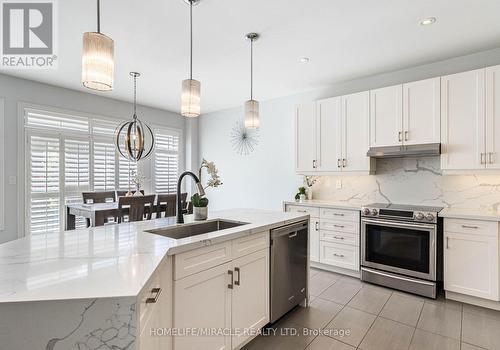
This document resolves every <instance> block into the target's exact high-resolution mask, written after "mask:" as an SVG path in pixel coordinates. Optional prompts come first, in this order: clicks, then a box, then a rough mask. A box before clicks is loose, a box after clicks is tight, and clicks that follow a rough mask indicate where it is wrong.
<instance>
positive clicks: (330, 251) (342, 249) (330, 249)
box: [319, 241, 359, 271]
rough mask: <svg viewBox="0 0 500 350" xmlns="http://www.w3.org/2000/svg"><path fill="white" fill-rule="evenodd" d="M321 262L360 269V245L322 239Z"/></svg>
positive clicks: (349, 268)
mask: <svg viewBox="0 0 500 350" xmlns="http://www.w3.org/2000/svg"><path fill="white" fill-rule="evenodd" d="M319 246H320V262H321V263H323V264H327V265H334V266H337V267H341V268H344V269H347V270H355V271H359V246H357V247H356V246H353V245H348V244H337V243H331V242H328V241H320V243H319Z"/></svg>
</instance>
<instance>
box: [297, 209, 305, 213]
mask: <svg viewBox="0 0 500 350" xmlns="http://www.w3.org/2000/svg"><path fill="white" fill-rule="evenodd" d="M297 212H299V213H307V210H299V209H297Z"/></svg>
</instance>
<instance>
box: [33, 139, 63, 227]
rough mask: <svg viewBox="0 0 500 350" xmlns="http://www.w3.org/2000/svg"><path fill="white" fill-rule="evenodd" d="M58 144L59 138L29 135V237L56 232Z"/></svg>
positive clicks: (58, 219)
mask: <svg viewBox="0 0 500 350" xmlns="http://www.w3.org/2000/svg"><path fill="white" fill-rule="evenodd" d="M59 145H60V141H59V138H58V137H45V136H36V135H31V136H30V137H29V147H28V148H29V152H30V163H29V168H30V174H31V176H30V178H29V189H30V193H31V196H30V203H29V212H28V216H29V230H30V232H31V233H32V234H39V233H45V232H54V231H57V230H59V225H60V223H59V221H60V214H59V212H60V208H59V203H60V202H59V174H60V170H59V169H60V167H59Z"/></svg>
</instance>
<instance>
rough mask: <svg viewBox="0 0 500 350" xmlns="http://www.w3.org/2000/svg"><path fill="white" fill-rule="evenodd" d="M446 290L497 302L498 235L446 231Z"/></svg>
mask: <svg viewBox="0 0 500 350" xmlns="http://www.w3.org/2000/svg"><path fill="white" fill-rule="evenodd" d="M444 239H445V242H444V289H445V290H446V291H450V292H456V293H460V294H465V295H469V296H474V297H479V298H484V299H490V300H495V301H498V300H500V299H499V293H498V292H499V280H498V251H499V246H498V233H497V234H496V235H485V234H471V233H455V232H445V236H444Z"/></svg>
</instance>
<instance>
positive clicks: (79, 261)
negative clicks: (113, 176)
mask: <svg viewBox="0 0 500 350" xmlns="http://www.w3.org/2000/svg"><path fill="white" fill-rule="evenodd" d="M212 219H224V220H229V221H234V222H239V223H244V224H243V225H241V226H237V227H232V228H227V229H223V230H219V231H214V232H209V233H203V234H198V235H196V236H191V237H186V238H181V239H173V238H169V237H165V236H162V235H158V234H154V233H150V232H148V231H151V230H158V229H162V228H165V227H170V226H173V225H175V218H163V219H157V220H150V221H143V222H137V223H126V224H120V225H107V226H103V227H95V228H90V229H81V230H74V231H64V232H60V233H54V234H47V235H40V236H32V237H26V238H22V239H19V240H15V241H11V242H8V243H5V244H2V245H0V315H1V317H0V344H2V346H1V347H2V348H5V349H9V350H17V349H20V350H21V349H22V350H25V349H30V350H32V349H33V350H35V349H54V350H58V349H64V350H66V349H137V350H138V349H147V350H154V349H157V348H158V349H170V348H175V349H188V348H197V344H198V343H197V342H201V343H200V344H204V348H205V349H210V348H218V349H220V348H224V349H236V348H240V347H241V346H243V345H244V344H246V343H247V342H248V341H249V340H251V339H252V338H253V337H254V336H255V335H256V334H226V333H225V332H224V334H220V333H217V332H215V333H214V334H208V335H207V334H205V333H204V334H202V335H203V336H200V334H197V335H196V336H194V337H193V336H192V335H193V334H191V336H189V335H190V334H182V332H186V329H185V328H186V327H185V326H187V325H189V327H196V328H197V329H201V328H203V327H204V326H206V325H209V326H210V327H214V328H219V327H220V328H224V329H226V328H229V329H239V328H245V329H247V328H249V329H254V330H258V329H260V327H262V326H263V325H265V324H266V323H267V322H268V320H269V304H268V303H269V231H270V230H271V229H273V228H276V227H280V226H284V225H288V224H292V223H296V222H298V221H301V220H308V219H309V215H307V214H306V215H304V214H301V213H282V212H274V211H264V210H254V209H234V210H228V211H220V212H214V213H213V214H211V215H210V217H209V220H212ZM190 220H192V219H191V217H190V216H187V217H186V222H187V225H190V223H189V221H190ZM236 262H237V263H236ZM236 265H238V269H237V272H238V276H237V277H236V276H234V275H233V272H232V271H233V266H236ZM246 267H248V268H247V270H245V269H246ZM228 272H231V273H228ZM244 273H247V274H246V275H245V274H244ZM243 276H245V277H246V276H248V277H246V278H245V279H243ZM240 277H241V285H240V287H241V288H234V287H235V282H238V284H236V285H239V282H240ZM235 278H237V279H236V280H235ZM245 280H246V281H248V282H252V283H245V285H246V286H248V287H245V288H247V289H245V288H244V281H245ZM197 286H198V288H197ZM228 286H231V288H228ZM233 288H234V289H233ZM248 288H250V289H248ZM252 288H253V289H252ZM254 296H255V297H254ZM238 298H240V299H241V298H251V299H248V300H240V301H242V302H237V303H235V301H236V300H238ZM259 298H260V299H259ZM221 308H222V309H223V310H224V312H220V310H221ZM238 308H240V309H238ZM242 308H250V309H249V310H245V309H242ZM195 313H196V314H202V315H205V319H203V318H200V317H197V319H196V322H192V321H193V320H192V315H193V314H195ZM190 315H191V318H190ZM217 317H218V318H217ZM252 317H253V318H252ZM174 320H175V322H174ZM231 322H232V323H231ZM235 322H240V324H235ZM173 326H174V327H175V328H172V327H173ZM152 330H153V331H152ZM170 331H171V332H174V333H175V332H177V333H178V334H179V336H178V337H175V339H172V338H171V337H170V335H173V334H166V333H168V332H170ZM193 346H194V347H193Z"/></svg>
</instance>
